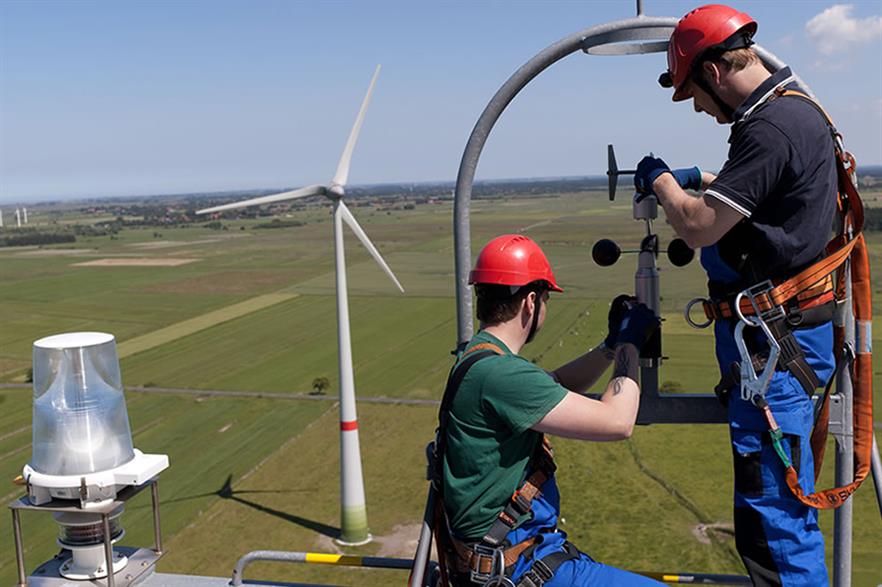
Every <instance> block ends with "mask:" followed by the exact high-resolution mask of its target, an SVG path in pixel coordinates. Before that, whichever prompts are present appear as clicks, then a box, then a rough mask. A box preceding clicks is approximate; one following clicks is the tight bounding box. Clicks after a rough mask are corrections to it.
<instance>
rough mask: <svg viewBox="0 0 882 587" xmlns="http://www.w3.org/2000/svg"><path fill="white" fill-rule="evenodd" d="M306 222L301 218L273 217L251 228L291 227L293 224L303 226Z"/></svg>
mask: <svg viewBox="0 0 882 587" xmlns="http://www.w3.org/2000/svg"><path fill="white" fill-rule="evenodd" d="M304 224H306V223H305V222H303V221H302V220H282V219H281V218H273V219H272V221H271V222H263V223H261V224H255V225H254V226H252V227H251V228H253V229H267V228H291V227H294V226H303V225H304Z"/></svg>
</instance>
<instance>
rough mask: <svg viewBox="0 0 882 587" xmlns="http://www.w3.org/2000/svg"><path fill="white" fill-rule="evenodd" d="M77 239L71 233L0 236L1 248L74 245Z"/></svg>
mask: <svg viewBox="0 0 882 587" xmlns="http://www.w3.org/2000/svg"><path fill="white" fill-rule="evenodd" d="M76 240H77V237H76V236H74V235H73V234H72V233H69V232H25V233H20V234H9V235H5V236H0V247H26V246H32V245H54V244H57V243H73V242H76Z"/></svg>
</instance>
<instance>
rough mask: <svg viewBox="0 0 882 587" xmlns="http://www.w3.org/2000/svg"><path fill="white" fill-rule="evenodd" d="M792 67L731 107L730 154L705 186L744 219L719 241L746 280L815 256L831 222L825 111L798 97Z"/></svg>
mask: <svg viewBox="0 0 882 587" xmlns="http://www.w3.org/2000/svg"><path fill="white" fill-rule="evenodd" d="M792 76H793V74H792V73H791V71H790V68H784V69H782V70H780V71H778V72H776V73H774V74H772V76H771V77H770V78H769V79H767V80H766V81H765V82H763V83H762V84H761V85H760V86H759V87H758V88H757V89H756V90H755V91H754V92H753V93H752V94H751V95H750V96H749V97H748V98H747V99H746V100H745V101H744V103H743V104H741V106H739V107H738V109H737V110H736V111H735V113H734V116H733V120H734V121H735V122H734V123H733V125H732V131H731V134H730V136H729V143H730V147H729V158H728V160H727V161H726V163H725V164H724V165H723V168H722V170H720V174H719V175H718V176H717V178H716V179H715V180H714V181H713V183H711V185H710V186H708V189H707V190H706V191H705V194H706V195H708V196H711V197H714V198H716V199H718V200H720V201H722V202H723V203H725V204H727V205H728V206H731V207H732V208H734V209H735V210H737V211H738V212H740V213H741V214H743V215H744V216H746V220H745V221H742V222H739V223H738V224H737V225H735V226H734V227H733V228H732V229H731V230H730V231H729V232H728V233H726V234H725V235H724V236H723V238H722V239H720V241H719V250H720V254H721V255H722V257H723V260H724V261H726V263H727V264H728V265H730V266H731V267H732V268H733V269H735V270H737V271H738V272H739V273H740V274H741V275H743V276H744V277H745V278H747V279H748V280H749V281H756V280H759V279H764V278H774V277H786V276H790V275H793V274H795V273H797V272H798V271H799V270H800V269H802V268H804V267H806V266H808V265H810V264H811V263H812V262H814V261H815V260H816V259H818V258H819V257H820V256H821V254H822V252H823V250H824V246H825V245H826V244H827V241H828V240H829V239H830V236H831V231H832V228H833V217H834V212H835V209H836V194H837V189H838V182H837V175H836V163H835V159H834V157H835V154H834V145H833V138H832V136H831V133H830V128H829V126H828V125H827V121H826V119H825V118H824V117H823V115H822V114H821V113H820V112H818V111H817V110H816V109H815V107H814V106H812V105H811V104H809V103H808V102H806V101H805V100H803V99H801V98H797V97H790V96H786V97H779V96H777V95H776V94H775V93H774V90H775V89H776V88H777V87H779V86H781V85H782V84H783V85H784V86H785V87H786V88H787V89H798V86H797V85H796V84H795V83H794V82H793V81H792Z"/></svg>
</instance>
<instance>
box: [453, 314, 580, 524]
mask: <svg viewBox="0 0 882 587" xmlns="http://www.w3.org/2000/svg"><path fill="white" fill-rule="evenodd" d="M479 343H492V344H495V345H496V346H498V347H499V348H500V349H501V350H502V351H503V352H504V353H505V354H504V355H500V356H490V357H486V358H483V359H481V360H479V361H478V362H477V363H475V364H473V365H472V367H471V368H470V369H469V371H468V373H467V374H466V376H465V378H464V379H463V381H462V383H461V385H460V386H459V391H458V392H457V394H456V398H455V399H454V401H453V405H452V406H451V410H450V418H449V422H448V426H447V448H446V450H445V455H444V463H443V471H442V476H443V483H444V507H445V509H446V511H447V515H448V517H449V519H450V524H451V526H452V527H453V529H454V531H455V532H456V534H457V535H458V536H459V537H460V538H461V539H466V540H479V539H480V538H482V537H483V536H484V535H485V534H486V533H487V530H489V529H490V526H491V524H492V523H493V520H495V519H496V517H497V516H498V515H499V512H500V511H501V510H502V509H503V508H504V507H505V504H506V503H507V502H508V500H509V499H510V498H511V495H512V493H514V491H515V490H516V489H518V488H519V487H520V486H521V484H522V483H523V481H524V477H525V474H526V466H527V462H528V461H529V460H530V456H531V455H532V454H533V451H534V450H535V448H536V445H537V444H538V442H539V441H540V439H541V437H542V435H541V434H540V433H538V432H536V431H534V430H531V429H530V427H531V426H533V425H534V424H536V423H537V422H538V421H539V420H541V419H542V418H543V417H544V416H545V415H546V414H547V413H548V412H550V411H551V409H552V408H554V406H556V405H557V404H558V403H560V401H561V400H562V399H563V398H564V396H565V395H566V394H567V390H566V389H565V388H563V387H561V386H560V385H559V384H558V383H557V382H555V381H554V379H552V378H551V377H550V376H549V375H548V374H547V373H546V372H545V371H543V370H542V369H540V368H539V367H537V366H536V365H534V364H532V363H531V362H530V361H528V360H526V359H524V358H523V357H519V356H518V355H515V354H512V352H511V351H510V350H509V349H508V347H506V346H505V344H503V343H502V341H500V340H499V339H498V338H496V337H495V336H493V335H491V334H489V333H487V332H485V331H483V330H482V331H480V332H479V333H478V334H477V335H475V337H474V338H473V339H472V340H471V341H470V342H469V344H468V346H467V347H466V350H468V349H469V348H471V347H472V346H474V345H476V344H479Z"/></svg>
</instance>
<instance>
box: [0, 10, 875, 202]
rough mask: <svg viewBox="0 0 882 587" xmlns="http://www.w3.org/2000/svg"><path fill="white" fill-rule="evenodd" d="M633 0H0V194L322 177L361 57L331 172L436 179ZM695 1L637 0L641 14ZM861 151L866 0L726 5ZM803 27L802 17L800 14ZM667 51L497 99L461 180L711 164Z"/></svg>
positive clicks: (870, 31)
mask: <svg viewBox="0 0 882 587" xmlns="http://www.w3.org/2000/svg"><path fill="white" fill-rule="evenodd" d="M635 6H636V4H635V2H633V1H631V0H617V1H582V2H558V1H549V0H546V1H543V2H489V1H474V2H416V1H412V2H386V1H384V2H380V1H367V0H363V1H359V2H349V1H337V2H291V1H289V2H279V1H273V0H259V1H252V2H245V1H239V2H220V1H211V2H208V1H186V2H184V1H151V2H89V1H64V2H53V1H41V2H17V1H9V0H0V201H3V202H12V201H16V202H18V201H21V202H35V201H39V200H45V199H57V198H68V197H82V196H105V195H140V194H152V193H175V192H194V191H215V190H234V189H248V188H274V187H278V188H281V187H292V186H299V185H303V184H306V183H315V182H323V181H327V180H328V179H330V177H331V176H332V175H333V173H334V169H335V167H336V163H337V158H338V157H339V153H340V151H341V150H342V148H343V144H344V142H345V140H346V137H347V135H348V132H349V128H350V126H351V125H352V121H353V120H354V117H355V114H356V111H357V109H358V105H359V103H360V101H361V99H362V97H363V95H364V92H365V90H366V88H367V84H368V81H369V80H370V76H371V74H372V72H373V68H374V66H375V65H376V64H378V63H380V64H382V66H383V70H382V73H381V74H380V79H379V82H378V84H377V88H376V91H375V93H374V99H373V102H372V104H371V108H370V110H369V111H368V113H367V118H366V121H365V124H364V128H363V131H362V135H361V139H360V141H359V145H358V147H357V149H356V152H355V156H354V158H353V162H352V169H351V174H350V182H351V183H354V184H359V183H378V182H398V181H435V180H448V181H450V180H453V179H454V178H455V176H456V172H457V168H458V165H459V160H460V157H461V156H462V151H463V148H464V146H465V142H466V140H467V138H468V135H469V133H470V131H471V129H472V127H473V125H474V123H475V121H476V120H477V118H478V116H479V114H480V113H481V111H482V110H483V108H484V106H485V105H486V104H487V102H488V101H489V99H490V98H491V97H492V95H493V94H494V92H495V91H496V90H497V89H498V88H499V86H500V85H502V83H503V82H504V81H505V80H506V79H507V78H508V77H509V76H510V75H511V74H512V73H513V72H514V71H515V70H516V69H517V68H518V67H519V66H520V65H522V64H523V63H524V62H526V61H527V60H528V59H530V58H531V57H532V56H533V55H535V54H536V53H537V52H538V51H540V50H541V49H542V48H544V47H545V46H547V45H549V44H551V43H553V42H555V41H557V40H559V39H561V38H563V37H565V36H567V35H569V34H571V33H575V32H577V31H580V30H582V29H586V28H588V27H591V26H594V25H598V24H602V23H605V22H610V21H613V20H618V19H623V18H630V17H632V16H634V14H635ZM694 6H695V4H694V3H693V2H684V1H680V0H670V1H662V0H645V1H644V10H645V13H646V14H647V15H650V16H676V17H679V16H682V15H683V14H684V13H685V12H687V11H688V10H690V9H691V8H693V7H694ZM735 6H737V7H738V8H740V9H742V10H745V11H747V12H749V13H750V14H751V15H752V16H753V17H754V18H756V19H757V20H758V21H759V32H758V34H757V37H756V38H757V40H758V41H759V43H761V44H762V45H763V46H764V47H765V48H766V49H769V50H771V51H772V52H773V53H775V54H776V55H778V56H779V57H780V58H781V59H783V60H784V61H786V62H787V63H789V64H790V65H791V66H792V67H794V69H796V70H797V72H798V73H799V74H800V75H801V76H802V77H803V78H804V79H805V80H806V81H807V82H808V83H809V85H810V86H811V87H812V89H813V90H814V91H815V93H816V94H817V95H818V97H819V98H820V99H821V100H822V101H823V103H824V105H825V106H826V107H827V109H828V111H829V112H830V113H831V115H832V116H833V118H834V120H835V121H836V122H837V124H838V126H839V128H840V130H841V131H842V132H843V134H844V135H845V138H846V144H847V145H848V146H849V148H850V149H851V150H852V151H853V152H854V153H855V154H856V155H857V157H858V162H859V164H860V163H864V164H880V163H882V2H880V0H873V1H867V0H865V1H857V2H851V3H849V4H835V3H834V2H829V1H810V0H799V1H796V0H793V1H780V2H771V1H762V2H755V1H745V2H740V3H738V4H735ZM809 23H811V24H809ZM663 68H664V56H663V55H662V54H652V55H644V56H629V57H600V56H588V55H584V54H582V53H577V54H574V55H572V56H570V57H568V58H566V59H565V60H563V61H561V62H559V63H558V64H556V65H555V66H554V67H552V68H551V69H549V70H547V71H546V72H545V73H543V74H542V75H541V76H539V78H538V79H537V80H535V81H533V82H532V83H531V84H530V85H528V86H527V88H526V89H525V90H524V91H523V92H522V93H521V94H520V95H519V96H518V97H517V98H516V99H515V101H514V102H513V103H512V105H511V106H510V107H509V109H508V110H507V111H506V113H505V114H504V115H503V117H502V119H501V120H500V122H499V124H498V125H497V127H496V128H495V129H494V131H493V133H492V134H491V137H490V140H489V142H488V144H487V147H486V148H485V150H484V153H483V155H482V158H481V162H480V165H479V167H478V173H477V175H478V178H479V179H482V178H483V179H492V178H510V177H538V176H560V175H584V174H599V173H602V172H603V171H604V170H605V165H606V144H607V143H609V142H612V143H614V144H616V150H617V153H618V158H619V166H620V167H622V168H624V167H631V166H632V164H633V163H634V162H636V161H637V160H639V158H640V157H641V156H642V155H643V154H645V153H647V152H649V151H653V152H654V153H655V154H656V155H659V156H662V157H664V158H665V159H666V160H667V161H668V163H670V164H671V165H676V166H685V165H693V164H697V165H699V166H701V167H704V168H708V169H716V168H718V167H719V166H720V165H721V163H722V162H723V160H724V159H725V155H726V137H727V135H728V129H727V127H721V126H718V125H717V124H716V123H714V122H713V120H711V119H710V118H709V117H707V116H705V115H697V114H695V113H694V112H693V111H692V108H691V106H690V105H689V104H687V103H680V104H673V103H672V102H671V101H670V96H669V92H667V91H665V90H662V89H661V88H659V87H658V85H657V84H656V81H655V80H656V79H657V77H658V74H659V73H660V72H661V70H662V69H663Z"/></svg>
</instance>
